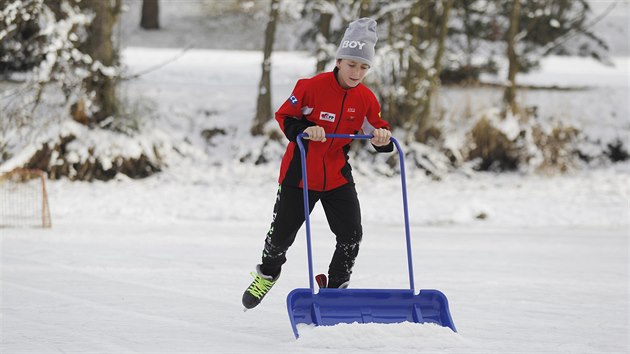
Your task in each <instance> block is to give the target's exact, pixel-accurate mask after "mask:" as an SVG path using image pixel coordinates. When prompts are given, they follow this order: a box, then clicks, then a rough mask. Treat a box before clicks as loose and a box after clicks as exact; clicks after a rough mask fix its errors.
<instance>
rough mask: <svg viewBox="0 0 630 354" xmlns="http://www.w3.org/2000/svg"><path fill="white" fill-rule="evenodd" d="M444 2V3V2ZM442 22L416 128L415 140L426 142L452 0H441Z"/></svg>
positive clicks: (431, 125) (429, 134) (430, 126)
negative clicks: (425, 94) (428, 84)
mask: <svg viewBox="0 0 630 354" xmlns="http://www.w3.org/2000/svg"><path fill="white" fill-rule="evenodd" d="M444 2H446V3H444ZM442 4H443V6H444V7H443V10H442V22H441V24H440V37H439V38H438V48H437V50H436V52H435V58H434V59H433V70H432V73H431V74H430V75H429V81H430V87H429V90H428V92H427V97H426V99H425V101H424V109H423V110H422V118H421V120H420V122H421V124H420V126H419V127H418V130H416V140H417V141H420V142H426V141H427V140H428V139H429V138H430V137H431V136H432V134H431V133H430V131H431V130H432V128H433V127H434V126H435V124H434V123H433V119H432V117H431V102H432V101H433V98H434V96H435V93H436V91H437V90H438V87H439V85H440V72H441V71H442V57H443V56H444V42H445V41H446V36H447V34H448V18H449V12H450V11H451V6H452V0H445V1H443V2H442Z"/></svg>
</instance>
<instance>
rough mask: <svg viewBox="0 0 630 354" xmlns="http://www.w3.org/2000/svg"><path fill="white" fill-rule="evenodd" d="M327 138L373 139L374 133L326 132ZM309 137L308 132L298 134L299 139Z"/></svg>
mask: <svg viewBox="0 0 630 354" xmlns="http://www.w3.org/2000/svg"><path fill="white" fill-rule="evenodd" d="M326 137H327V138H344V139H372V138H373V137H374V135H372V134H326ZM304 138H308V134H307V133H300V134H298V139H304Z"/></svg>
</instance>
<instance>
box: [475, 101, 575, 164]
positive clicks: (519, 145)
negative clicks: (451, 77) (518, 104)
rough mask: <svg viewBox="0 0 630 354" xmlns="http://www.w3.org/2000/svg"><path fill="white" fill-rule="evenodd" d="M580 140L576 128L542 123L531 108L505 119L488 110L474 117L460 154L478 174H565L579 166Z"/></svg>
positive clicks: (560, 122) (554, 122) (498, 112)
mask: <svg viewBox="0 0 630 354" xmlns="http://www.w3.org/2000/svg"><path fill="white" fill-rule="evenodd" d="M581 139H582V135H581V133H580V131H579V129H577V128H575V127H572V126H570V125H568V124H566V123H563V122H562V121H551V122H545V121H544V120H542V119H540V118H539V117H536V115H535V110H534V109H530V110H525V111H523V112H521V114H520V115H518V116H514V115H511V114H507V116H505V117H504V116H503V114H501V112H500V111H499V110H498V109H490V110H487V111H486V112H483V113H482V114H480V115H479V116H478V119H477V121H476V123H475V124H474V126H473V127H472V129H471V130H470V132H469V133H468V141H467V145H466V146H464V147H463V154H464V155H465V156H466V157H467V159H468V160H471V161H475V168H476V169H478V170H482V171H514V170H518V171H521V172H528V173H529V172H543V173H555V172H567V171H569V170H571V169H574V168H577V167H578V165H579V161H580V158H579V157H580V155H579V149H578V142H579V141H580V140H581Z"/></svg>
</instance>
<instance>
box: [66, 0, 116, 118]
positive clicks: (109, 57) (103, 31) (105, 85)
mask: <svg viewBox="0 0 630 354" xmlns="http://www.w3.org/2000/svg"><path fill="white" fill-rule="evenodd" d="M121 1H122V0H116V1H115V2H114V3H113V6H112V2H111V1H103V0H84V1H82V2H81V3H79V4H80V6H81V7H82V8H84V9H90V10H92V11H93V12H94V15H95V16H94V20H92V23H91V24H90V26H89V28H88V31H89V33H90V36H89V37H88V40H87V41H86V42H85V43H83V44H82V48H81V49H82V51H83V52H84V53H86V54H88V55H90V56H91V57H92V59H93V60H94V61H95V62H99V63H101V64H102V66H103V67H105V68H111V67H115V66H117V65H118V53H117V52H116V50H115V48H114V44H113V41H112V34H113V28H114V24H115V22H116V20H117V17H118V14H119V13H120V8H121ZM108 71H109V70H107V69H104V68H100V69H96V70H93V71H92V72H91V75H90V76H89V77H87V78H86V79H85V80H84V81H83V85H84V87H85V89H86V93H87V95H94V96H93V97H90V100H91V102H92V105H93V106H94V107H96V111H95V112H80V111H79V112H76V109H77V108H80V107H81V106H82V105H83V103H82V102H81V101H79V102H77V103H76V104H75V105H73V108H72V110H73V112H72V114H73V116H75V117H76V116H77V115H81V113H83V115H84V116H86V117H88V118H87V121H88V122H89V123H92V124H95V123H100V122H102V121H103V120H105V119H107V118H108V117H114V116H116V115H117V114H118V112H119V106H118V100H117V98H116V75H113V76H112V75H111V73H110V74H109V75H108V74H106V73H107V72H108Z"/></svg>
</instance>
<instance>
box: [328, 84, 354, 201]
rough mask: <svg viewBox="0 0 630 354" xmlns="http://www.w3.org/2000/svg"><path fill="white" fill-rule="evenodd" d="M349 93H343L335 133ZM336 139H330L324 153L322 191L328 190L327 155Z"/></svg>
mask: <svg viewBox="0 0 630 354" xmlns="http://www.w3.org/2000/svg"><path fill="white" fill-rule="evenodd" d="M347 95H348V92H344V93H343V99H342V100H341V111H340V112H339V119H337V125H335V130H333V134H335V133H337V129H339V123H341V116H342V115H343V106H344V104H345V102H346V96H347ZM334 140H335V138H332V139H330V144H328V148H327V149H326V152H325V153H324V159H323V160H322V164H323V165H324V186H323V188H322V192H323V191H325V190H326V177H327V176H328V174H327V173H326V162H325V161H326V155H327V154H328V151H329V150H330V147H331V146H332V143H333V141H334Z"/></svg>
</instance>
